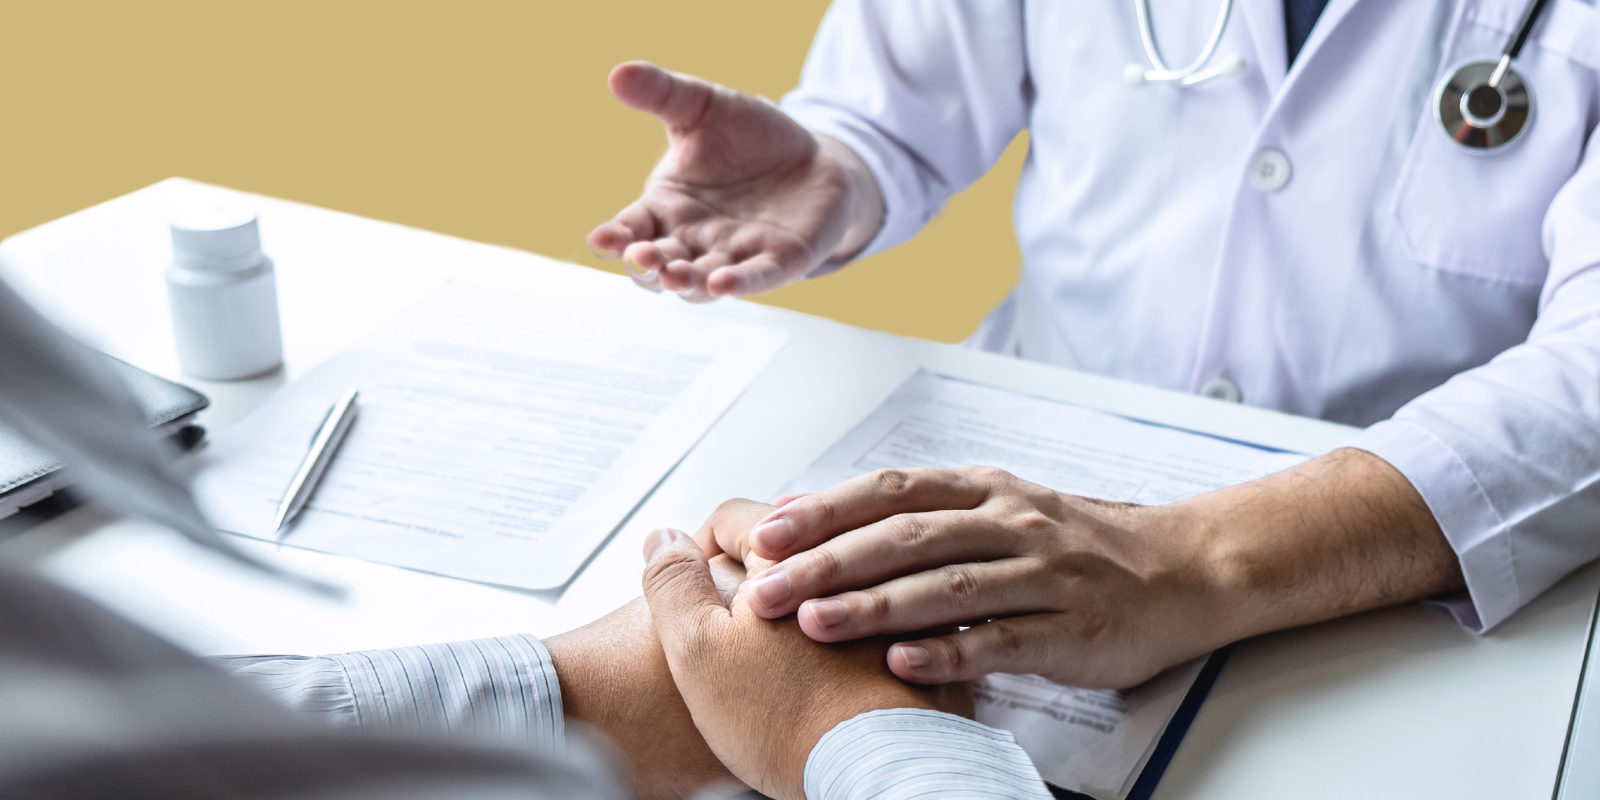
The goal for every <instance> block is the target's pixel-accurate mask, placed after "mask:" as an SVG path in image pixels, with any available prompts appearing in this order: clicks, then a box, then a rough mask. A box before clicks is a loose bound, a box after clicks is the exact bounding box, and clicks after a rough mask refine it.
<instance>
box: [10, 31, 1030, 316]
mask: <svg viewBox="0 0 1600 800" xmlns="http://www.w3.org/2000/svg"><path fill="white" fill-rule="evenodd" d="M826 5H827V4H826V3H825V2H819V1H818V0H790V2H783V3H778V2H749V0H744V1H743V2H738V1H736V0H692V1H689V2H673V3H663V2H576V3H574V2H562V3H555V2H508V1H503V2H454V3H417V2H384V3H354V2H337V1H336V0H322V2H302V1H300V0H275V2H270V3H266V2H257V3H242V2H224V1H223V0H210V1H209V2H178V1H177V0H150V1H149V2H140V3H118V2H111V1H110V0H105V1H104V2H95V3H82V2H64V1H63V0H50V2H33V3H26V2H18V3H10V4H7V7H6V10H5V11H4V12H0V98H3V102H4V106H3V107H0V236H8V235H10V234H12V233H15V232H17V231H20V230H24V229H26V228H29V227H32V226H34V225H38V224H40V223H42V222H45V221H47V220H50V219H54V218H56V217H59V216H62V215H64V214H68V213H70V212H72V211H75V210H78V209H80V208H84V207H86V206H89V205H93V204H95V203H98V202H101V201H103V200H107V199H110V198H112V197H115V196H117V195H120V194H124V193H127V192H130V191H132V190H134V189H137V188H139V187H141V186H145V185H147V184H150V183H153V182H155V181H158V180H160V179H162V178H166V177H169V176H173V175H179V176H183V177H187V178H193V179H196V180H200V181H206V182H209V183H217V184H221V185H225V186H231V187H234V188H238V189H244V190H247V191H252V192H260V193H264V194H268V195H274V196H278V197H284V198H288V199H292V200H298V201H301V202H306V203H311V204H314V205H319V206H325V207H328V208H334V209H339V210H341V211H348V212H352V213H355V214H361V215H364V216H369V217H375V218H378V219H384V220H390V221H394V222H399V223H403V224H406V225H413V226H417V227H421V228H427V229H431V230H436V231H442V232H445V233H450V234H453V235H456V236H462V237H465V238H469V239H477V240H481V241H486V242H494V243H497V244H505V245H510V246H513V247H518V248H522V249H525V250H531V251H533V252H536V253H541V254H544V255H547V256H552V257H555V258H560V259H565V260H570V261H575V262H577V263H580V264H586V265H590V266H595V267H598V268H601V269H611V270H614V269H615V268H616V266H615V265H614V264H605V263H603V262H600V261H598V260H597V259H595V258H594V257H593V256H592V255H590V253H589V252H588V249H587V248H586V247H585V245H584V243H583V236H584V234H585V233H587V232H588V230H589V229H590V228H591V227H593V226H594V225H595V224H596V223H598V222H600V221H601V220H603V219H606V218H608V217H609V216H610V215H611V214H612V213H613V212H615V211H616V210H617V209H618V208H620V207H621V206H622V205H624V204H625V203H627V202H628V201H630V200H631V199H632V198H633V197H634V196H635V195H636V193H637V192H638V189H639V187H640V185H641V183H642V182H643V180H644V177H645V175H646V173H647V172H648V171H649V169H650V167H651V166H652V165H653V164H654V163H655V160H656V159H657V158H659V157H660V155H661V153H662V152H663V151H664V150H665V137H664V136H663V134H662V132H661V130H660V127H659V126H658V125H657V123H656V122H655V121H654V120H653V119H651V118H649V117H646V116H644V115H641V114H638V113H636V112H632V111H629V110H628V109H626V108H624V107H623V106H622V105H621V104H619V103H617V102H616V101H615V100H613V99H612V98H611V96H610V94H609V93H608V92H607V91H606V88H605V76H606V73H607V71H608V70H609V69H610V68H611V66H612V65H614V64H616V63H618V62H620V61H625V60H629V59H646V60H650V61H654V62H656V63H658V64H661V65H662V66H665V67H667V68H669V69H673V70H678V71H682V72H689V73H694V74H697V75H700V76H702V77H705V78H707V79H709V80H713V81H716V82H719V83H722V84H725V85H728V86H732V87H734V88H737V89H741V90H743V91H747V92H752V93H757V94H762V95H766V96H767V97H771V98H774V99H776V98H778V97H780V96H781V95H782V94H783V93H784V92H786V91H788V90H789V89H790V88H792V87H793V86H794V84H795V83H796V82H797V80H798V78H799V73H800V67H801V64H802V63H803V62H804V59H805V54H806V50H807V47H808V46H809V44H810V41H811V37H812V34H813V33H814V32H815V31H816V27H817V24H818V22H819V21H820V20H821V18H822V13H823V11H824V9H825V8H826ZM1025 146H1026V144H1025V139H1019V140H1018V141H1017V142H1014V143H1013V144H1012V146H1011V149H1010V150H1008V151H1007V153H1006V155H1005V157H1004V158H1003V159H1002V160H1001V161H1000V163H999V164H998V165H997V166H996V168H995V170H994V171H993V172H991V173H990V175H989V176H987V177H986V178H984V179H983V180H982V181H980V182H979V183H978V184H977V185H975V186H974V187H972V188H971V189H969V190H968V191H967V192H965V193H964V194H962V195H961V196H959V197H957V198H956V199H954V200H953V201H952V202H951V203H950V204H949V207H948V208H947V209H946V211H945V213H944V215H943V216H941V217H940V218H938V219H937V220H935V221H934V222H933V223H932V224H931V225H930V226H929V227H928V229H927V230H925V231H924V232H923V233H922V234H921V235H919V236H918V237H917V238H916V239H915V240H914V241H913V242H911V243H910V244H908V245H905V246H902V247H900V248H896V249H895V250H891V251H889V252H887V253H884V254H881V255H879V256H877V257H874V258H872V259H868V260H866V261H862V262H860V263H858V264H856V265H854V266H853V267H852V268H850V269H848V270H846V271H844V272H843V273H839V274H836V275H833V276H830V277H827V278H823V279H820V280H817V281H812V282H809V283H806V284H802V285H798V286H793V287H789V288H786V289H783V290H780V291H778V292H774V293H772V294H770V295H767V296H765V297H762V298H760V300H761V302H766V303H771V304H773V305H778V306H783V307H786V308H794V309H798V310H801V311H806V312H809V313H813V314H820V315H823V316H828V317H832V318H835V319H839V320H842V321H845V322H849V323H851V324H855V325H862V326H866V327H872V328H878V329H881V330H888V331H893V332H896V333H902V334H907V335H913V336H920V337H924V338H929V339H936V340H941V341H957V340H959V339H961V338H963V337H964V336H966V335H967V334H968V333H969V332H971V330H972V329H973V328H974V327H975V326H976V325H977V323H978V321H979V320H980V319H981V318H982V316H983V314H984V313H985V312H986V311H987V310H988V309H989V308H990V307H992V306H993V305H994V304H995V303H997V302H999V300H1000V299H1001V298H1002V297H1003V296H1004V294H1005V292H1006V291H1007V290H1008V289H1009V288H1010V287H1011V285H1012V284H1013V283H1014V282H1015V280H1016V274H1017V265H1018V264H1019V261H1020V259H1019V256H1018V254H1017V250H1016V245H1015V242H1014V239H1013V236H1012V229H1011V194H1012V191H1013V190H1014V188H1015V185H1016V176H1017V172H1018V170H1019V169H1020V168H1021V163H1022V157H1023V151H1024V149H1025ZM269 235H270V232H269ZM266 244H267V248H268V251H269V252H270V250H271V242H270V240H269V241H268V242H267V243H266Z"/></svg>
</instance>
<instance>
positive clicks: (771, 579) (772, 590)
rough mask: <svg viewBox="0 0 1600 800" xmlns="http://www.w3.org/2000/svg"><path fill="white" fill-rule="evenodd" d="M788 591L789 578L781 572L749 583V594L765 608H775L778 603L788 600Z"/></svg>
mask: <svg viewBox="0 0 1600 800" xmlns="http://www.w3.org/2000/svg"><path fill="white" fill-rule="evenodd" d="M789 591H790V586H789V576H788V575H785V574H783V573H781V572H777V573H773V574H771V575H768V576H767V577H765V578H762V579H760V580H757V581H752V582H751V583H750V593H751V594H754V595H755V596H756V599H757V600H760V601H761V605H764V606H766V607H767V608H776V607H777V606H778V604H779V603H782V602H783V601H785V600H788V599H789Z"/></svg>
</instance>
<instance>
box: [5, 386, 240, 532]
mask: <svg viewBox="0 0 1600 800" xmlns="http://www.w3.org/2000/svg"><path fill="white" fill-rule="evenodd" d="M106 360H107V361H108V362H109V363H110V365H111V370H112V372H114V373H116V374H117V375H118V376H119V377H121V378H122V380H123V382H125V383H126V384H127V385H128V389H129V391H130V392H131V393H132V394H133V396H134V398H135V399H136V400H138V402H139V406H140V407H141V408H142V409H143V410H144V414H145V420H146V421H147V422H149V423H150V427H151V428H153V429H155V430H156V431H157V432H158V433H160V434H162V435H163V436H166V437H169V438H170V439H171V440H172V441H173V443H174V444H176V445H177V446H178V447H179V448H181V449H184V450H188V449H190V448H192V447H193V446H194V445H196V444H198V443H199V442H200V440H201V438H203V437H204V435H205V431H204V430H203V429H201V428H200V427H199V426H197V425H194V424H192V423H193V421H194V416H195V414H198V413H199V412H200V411H201V410H203V409H204V408H205V407H206V406H209V405H211V401H210V400H209V399H208V398H207V397H206V396H205V395H203V394H201V393H199V392H197V391H195V390H193V389H191V388H189V387H187V386H184V385H183V384H181V383H174V382H172V381H169V380H167V379H166V378H162V377H159V376H156V375H152V374H150V373H148V372H145V371H144V370H142V369H139V368H138V367H135V366H133V365H131V364H128V363H127V362H124V361H120V360H118V359H115V358H112V357H110V356H106ZM68 483H69V480H68V479H67V478H66V477H65V476H64V475H63V474H62V472H61V463H60V462H58V461H56V460H55V459H54V458H53V457H51V455H50V454H49V453H46V452H44V451H43V450H41V449H39V448H38V447H35V446H33V445H32V444H30V443H29V442H28V441H27V440H26V439H24V438H22V436H21V435H19V434H18V433H17V432H16V431H14V430H12V429H10V428H7V427H6V426H4V425H0V518H5V517H9V516H11V515H12V514H15V513H17V511H18V510H19V509H21V508H23V507H24V506H30V505H33V504H34V503H37V502H39V501H40V500H43V499H45V498H47V497H49V496H51V495H52V494H54V493H55V492H56V491H58V490H60V489H63V488H65V487H66V486H67V484H68Z"/></svg>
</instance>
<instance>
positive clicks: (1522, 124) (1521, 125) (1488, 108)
mask: <svg viewBox="0 0 1600 800" xmlns="http://www.w3.org/2000/svg"><path fill="white" fill-rule="evenodd" d="M1498 67H1500V64H1499V63H1497V62H1494V61H1476V62H1473V63H1471V64H1467V65H1466V66H1464V67H1461V68H1460V69H1457V70H1456V71H1455V72H1452V73H1451V74H1450V75H1449V76H1448V77H1446V78H1445V79H1444V81H1443V82H1442V83H1440V84H1439V89H1438V91H1437V92H1435V97H1436V99H1437V102H1438V105H1437V106H1435V107H1434V113H1435V115H1436V116H1437V117H1438V119H1439V124H1440V125H1441V126H1443V128H1444V132H1445V135H1446V136H1449V137H1450V140H1451V141H1453V142H1455V143H1456V144H1458V145H1460V146H1462V147H1463V148H1466V149H1467V150H1469V151H1471V152H1476V153H1486V152H1488V151H1491V150H1497V149H1499V148H1501V147H1505V146H1506V145H1508V144H1510V143H1511V142H1512V141H1514V140H1515V139H1516V138H1517V137H1518V136H1519V135H1521V133H1522V132H1523V131H1524V130H1526V129H1527V127H1528V122H1529V121H1530V119H1531V117H1532V116H1533V96H1532V94H1531V93H1530V92H1529V90H1528V84H1527V83H1526V82H1525V81H1523V80H1522V76H1521V75H1519V74H1517V72H1516V70H1513V69H1506V70H1505V72H1504V74H1503V75H1501V76H1500V79H1499V81H1498V82H1495V81H1493V80H1492V78H1493V77H1494V73H1495V70H1496V68H1498Z"/></svg>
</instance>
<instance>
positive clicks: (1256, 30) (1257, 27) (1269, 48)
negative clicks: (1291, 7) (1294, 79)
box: [1235, 0, 1289, 95]
mask: <svg viewBox="0 0 1600 800" xmlns="http://www.w3.org/2000/svg"><path fill="white" fill-rule="evenodd" d="M1235 3H1236V8H1235V13H1239V15H1240V16H1241V17H1243V18H1244V19H1243V22H1244V24H1245V27H1246V28H1248V29H1249V32H1250V47H1251V49H1253V50H1254V51H1255V53H1254V58H1253V59H1252V60H1253V61H1254V62H1255V65H1256V66H1257V67H1259V68H1260V69H1261V74H1262V75H1263V76H1264V77H1265V78H1266V80H1267V93H1268V94H1269V95H1276V94H1277V93H1278V87H1279V86H1282V85H1283V75H1284V73H1285V72H1287V71H1288V61H1289V54H1288V49H1289V45H1288V41H1287V39H1286V38H1285V36H1286V34H1285V33H1284V30H1283V0H1235ZM1240 12H1243V13H1240Z"/></svg>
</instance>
